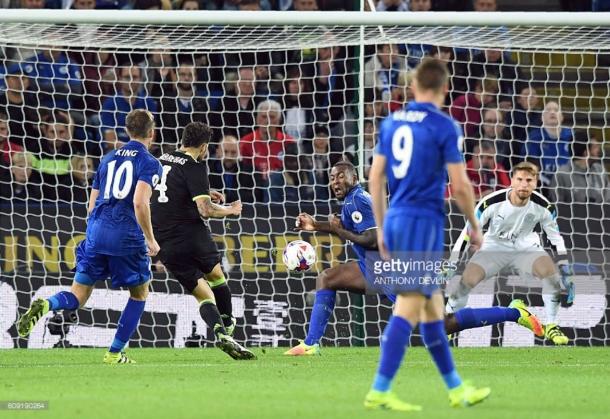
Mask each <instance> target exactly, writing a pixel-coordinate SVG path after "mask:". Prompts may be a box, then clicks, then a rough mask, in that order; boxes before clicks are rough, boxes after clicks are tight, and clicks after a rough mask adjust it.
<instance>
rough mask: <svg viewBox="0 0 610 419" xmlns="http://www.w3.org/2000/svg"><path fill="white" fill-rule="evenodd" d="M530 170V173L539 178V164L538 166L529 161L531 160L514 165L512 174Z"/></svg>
mask: <svg viewBox="0 0 610 419" xmlns="http://www.w3.org/2000/svg"><path fill="white" fill-rule="evenodd" d="M521 171H523V172H528V173H529V174H530V175H532V176H534V177H536V178H538V175H539V173H540V172H539V170H538V166H536V165H535V164H534V163H532V162H529V161H522V162H521V163H519V164H518V165H516V166H514V167H513V170H512V176H515V173H517V172H521Z"/></svg>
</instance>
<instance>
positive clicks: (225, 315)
mask: <svg viewBox="0 0 610 419" xmlns="http://www.w3.org/2000/svg"><path fill="white" fill-rule="evenodd" d="M204 272H206V271H204ZM203 277H204V278H205V280H206V281H207V282H208V284H209V285H210V288H211V290H212V293H213V294H214V299H215V300H216V306H217V307H218V311H219V312H220V318H221V319H222V324H223V325H224V327H225V329H226V332H227V334H228V335H230V336H233V332H234V330H235V317H233V304H232V302H231V289H230V288H229V284H228V283H227V279H226V277H225V274H224V272H223V271H222V267H221V266H220V263H218V262H216V263H215V264H214V265H213V268H212V270H211V271H209V272H208V273H204V275H203Z"/></svg>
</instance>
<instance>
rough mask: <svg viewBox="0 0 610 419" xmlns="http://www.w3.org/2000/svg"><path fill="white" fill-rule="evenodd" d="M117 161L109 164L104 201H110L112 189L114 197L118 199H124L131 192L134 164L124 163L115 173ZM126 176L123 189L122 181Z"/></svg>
mask: <svg viewBox="0 0 610 419" xmlns="http://www.w3.org/2000/svg"><path fill="white" fill-rule="evenodd" d="M115 166H116V160H113V161H111V162H110V163H108V172H107V173H106V186H105V188H104V199H110V188H112V196H113V197H114V198H116V199H123V198H125V197H126V196H127V195H129V192H130V191H131V185H132V183H133V164H132V163H131V161H129V160H126V161H124V162H123V163H122V164H121V165H120V166H119V168H118V169H117V170H116V173H115V171H114V168H115ZM123 175H125V182H123V187H122V188H121V181H122V180H123Z"/></svg>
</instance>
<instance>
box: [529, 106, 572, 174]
mask: <svg viewBox="0 0 610 419" xmlns="http://www.w3.org/2000/svg"><path fill="white" fill-rule="evenodd" d="M562 124H563V113H562V112H561V109H560V108H559V104H558V103H557V102H555V101H550V102H547V104H546V105H545V107H544V110H543V111H542V127H540V128H533V129H531V130H530V131H529V138H528V140H527V142H526V143H525V156H526V158H528V159H532V158H533V159H538V160H539V161H540V164H539V165H538V166H539V167H541V171H540V181H541V182H542V185H543V186H548V185H549V184H550V183H551V179H552V178H553V176H554V174H555V172H556V171H557V167H559V166H562V165H564V164H567V163H569V159H570V143H571V142H572V130H571V129H570V128H567V127H563V126H562Z"/></svg>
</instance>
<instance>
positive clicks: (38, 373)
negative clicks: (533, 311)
mask: <svg viewBox="0 0 610 419" xmlns="http://www.w3.org/2000/svg"><path fill="white" fill-rule="evenodd" d="M129 353H130V355H132V356H133V358H134V359H136V360H137V361H138V364H136V365H114V366H109V365H104V364H102V363H101V361H102V356H103V354H104V350H103V349H58V350H5V351H0V400H2V401H7V400H19V401H26V400H27V401H42V400H48V401H49V402H50V404H49V409H48V410H46V411H20V412H14V411H13V412H9V411H6V410H0V419H1V418H5V417H7V418H8V417H10V418H62V419H67V418H87V419H88V418H112V419H117V418H130V419H135V418H146V419H150V418H267V419H268V418H295V419H300V418H333V419H335V418H349V419H354V418H392V417H397V416H403V415H404V414H402V415H401V414H399V413H395V412H377V411H376V412H368V411H365V410H364V408H363V407H362V401H363V397H364V395H365V393H366V392H367V390H368V388H369V385H370V383H371V380H372V377H373V374H374V371H375V367H376V364H377V359H378V355H379V350H378V348H345V349H343V348H342V349H336V348H324V350H323V355H322V356H321V357H307V358H287V357H283V356H282V350H279V349H272V350H269V349H267V350H265V351H263V350H261V349H257V350H256V353H257V355H258V357H259V359H258V360H257V361H253V362H236V361H233V360H231V359H230V358H228V357H227V356H226V355H225V354H223V353H222V352H220V351H218V350H216V349H213V348H210V349H180V350H177V349H131V350H129ZM453 353H454V355H455V360H456V363H457V366H458V371H459V372H460V373H461V375H462V377H464V378H466V379H471V380H473V381H474V382H475V383H477V384H480V385H489V386H491V387H492V395H491V398H490V399H489V400H488V401H486V402H485V403H483V404H481V405H479V406H475V407H472V408H469V409H451V408H449V406H448V403H447V395H446V391H445V389H444V386H443V384H442V381H441V379H440V377H439V376H438V374H437V373H436V370H435V369H434V366H433V364H432V362H431V361H430V359H429V357H428V354H427V352H426V351H425V350H424V349H423V348H409V351H408V357H407V361H406V364H405V365H403V368H402V369H401V371H400V372H399V375H398V377H397V379H396V384H395V386H394V389H395V391H396V392H397V393H398V394H399V395H400V396H401V397H402V398H403V399H404V400H406V401H409V402H413V403H418V404H421V405H423V406H424V410H423V411H422V412H420V413H411V414H407V416H410V417H413V418H442V419H452V418H469V419H473V418H475V419H477V418H486V419H492V418H493V419H502V418H507V419H508V418H510V419H515V418H536V419H542V418H549V419H551V418H552V419H563V418H565V419H568V418H571V419H572V418H577V419H586V418H608V417H610V349H607V348H575V347H566V348H552V347H536V348H476V349H475V348H472V349H471V348H460V349H454V352H453Z"/></svg>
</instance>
